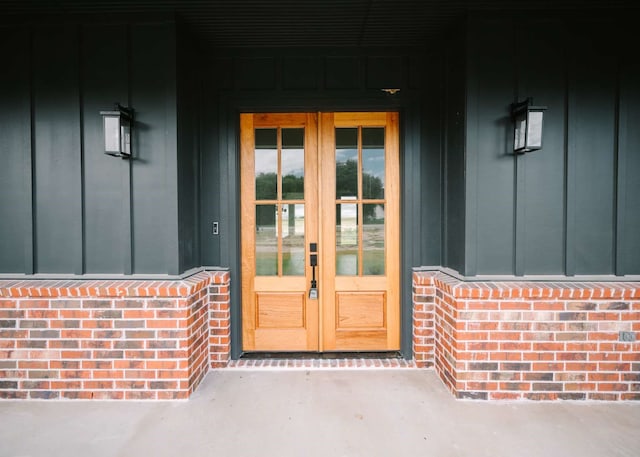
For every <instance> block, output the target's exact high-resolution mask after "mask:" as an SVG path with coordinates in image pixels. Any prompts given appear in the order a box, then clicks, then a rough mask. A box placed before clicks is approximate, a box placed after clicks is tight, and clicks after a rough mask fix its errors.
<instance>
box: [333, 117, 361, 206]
mask: <svg viewBox="0 0 640 457" xmlns="http://www.w3.org/2000/svg"><path fill="white" fill-rule="evenodd" d="M357 195H358V129H357V128H337V129H336V198H342V197H354V198H355V197H357Z"/></svg>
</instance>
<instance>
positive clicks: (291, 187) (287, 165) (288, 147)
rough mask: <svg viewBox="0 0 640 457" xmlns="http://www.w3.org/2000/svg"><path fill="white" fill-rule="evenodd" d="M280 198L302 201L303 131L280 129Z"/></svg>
mask: <svg viewBox="0 0 640 457" xmlns="http://www.w3.org/2000/svg"><path fill="white" fill-rule="evenodd" d="M281 167H282V198H283V200H302V199H304V129H303V128H296V129H282V165H281Z"/></svg>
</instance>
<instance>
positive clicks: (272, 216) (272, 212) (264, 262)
mask: <svg viewBox="0 0 640 457" xmlns="http://www.w3.org/2000/svg"><path fill="white" fill-rule="evenodd" d="M276 216H277V212H276V205H256V275H258V276H277V275H278V225H277V221H278V218H277V217H276Z"/></svg>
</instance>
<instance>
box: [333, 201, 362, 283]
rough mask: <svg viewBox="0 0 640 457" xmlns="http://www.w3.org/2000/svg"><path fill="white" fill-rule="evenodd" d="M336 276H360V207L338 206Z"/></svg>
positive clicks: (342, 204) (352, 205)
mask: <svg viewBox="0 0 640 457" xmlns="http://www.w3.org/2000/svg"><path fill="white" fill-rule="evenodd" d="M336 274H337V275H357V274H358V205H357V204H356V203H341V204H337V205H336Z"/></svg>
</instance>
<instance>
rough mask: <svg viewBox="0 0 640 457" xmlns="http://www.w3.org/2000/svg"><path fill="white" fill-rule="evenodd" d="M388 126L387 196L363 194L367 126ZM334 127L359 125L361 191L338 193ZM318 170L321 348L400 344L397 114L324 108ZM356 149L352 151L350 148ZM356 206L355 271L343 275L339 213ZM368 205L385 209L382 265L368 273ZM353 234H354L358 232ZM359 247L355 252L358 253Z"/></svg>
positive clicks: (394, 347) (395, 346)
mask: <svg viewBox="0 0 640 457" xmlns="http://www.w3.org/2000/svg"><path fill="white" fill-rule="evenodd" d="M372 127H373V128H380V129H384V138H385V139H384V161H385V167H384V184H385V185H384V196H383V198H379V197H376V198H367V196H366V195H365V194H364V191H363V189H362V188H363V186H364V180H363V175H364V165H363V163H364V159H363V157H364V155H363V154H364V152H363V150H364V146H363V135H364V133H363V132H364V130H363V129H365V128H372ZM336 128H349V129H357V132H358V133H357V136H358V140H357V141H358V144H357V150H358V154H357V157H358V158H357V161H358V174H357V176H358V178H357V179H358V180H359V181H358V187H357V188H358V190H357V195H353V196H350V197H349V199H348V200H345V198H344V197H340V198H338V197H337V196H336V174H337V169H336V163H337V161H336V155H337V151H336V148H337V140H336ZM319 131H320V144H321V145H322V152H321V155H320V173H321V177H322V188H323V192H322V193H321V194H320V207H321V213H322V229H321V242H322V256H323V259H324V260H323V262H322V268H321V278H322V279H321V283H322V284H323V286H322V293H323V296H324V299H323V300H322V301H321V305H320V306H321V309H322V313H321V319H322V323H323V329H322V347H323V349H324V350H325V351H363V350H366V351H391V350H398V349H400V293H399V261H400V259H399V254H398V253H399V249H400V243H399V233H400V230H399V217H400V205H399V169H400V168H399V146H398V114H397V113H322V114H321V117H320V127H319ZM352 152H353V151H352ZM345 204H348V205H352V206H353V207H356V206H357V208H358V213H357V217H356V221H357V233H358V234H357V237H358V241H357V243H355V246H356V247H354V254H353V255H354V256H356V255H357V256H358V261H357V262H356V264H357V265H358V266H357V271H354V272H353V274H349V275H340V274H339V272H338V271H337V267H336V251H337V242H338V243H340V242H341V241H340V239H339V238H338V237H337V234H336V232H337V229H336V224H337V216H336V213H338V212H339V211H338V210H337V208H338V207H341V206H340V205H345ZM369 204H376V205H381V206H382V207H383V208H384V226H383V227H382V228H381V229H380V232H381V233H384V268H381V269H378V270H379V272H378V273H377V274H374V275H368V274H366V273H365V271H364V268H363V266H361V264H362V263H364V259H365V253H364V247H363V245H364V240H365V238H364V236H365V235H364V218H363V214H364V212H363V211H364V210H363V208H364V207H365V206H366V205H369ZM354 236H355V235H354ZM356 251H357V253H356Z"/></svg>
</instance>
